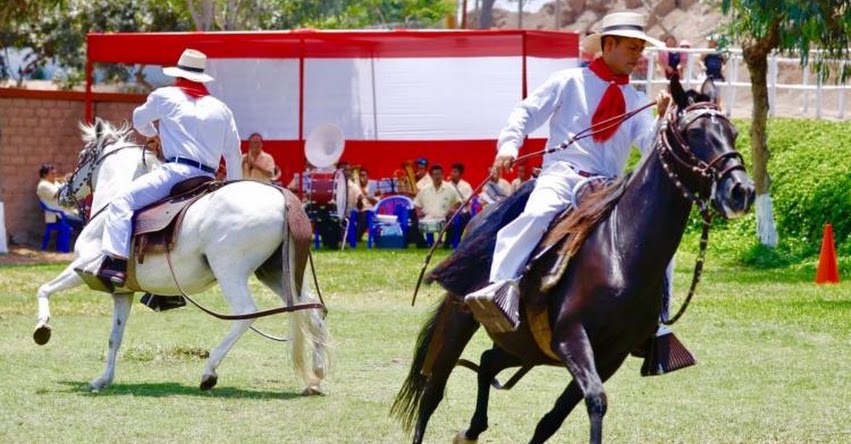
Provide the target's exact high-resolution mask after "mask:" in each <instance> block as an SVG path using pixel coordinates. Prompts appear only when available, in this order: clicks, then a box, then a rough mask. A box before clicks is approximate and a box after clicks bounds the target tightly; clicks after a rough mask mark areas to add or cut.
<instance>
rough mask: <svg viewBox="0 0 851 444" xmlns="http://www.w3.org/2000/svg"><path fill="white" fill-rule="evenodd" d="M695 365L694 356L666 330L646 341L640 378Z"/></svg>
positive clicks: (672, 333)
mask: <svg viewBox="0 0 851 444" xmlns="http://www.w3.org/2000/svg"><path fill="white" fill-rule="evenodd" d="M695 364H697V360H696V359H695V358H694V355H692V354H691V352H689V351H688V350H687V349H686V347H685V345H683V343H682V342H680V341H679V339H677V337H676V336H674V332H672V331H670V330H667V331H663V332H662V333H661V334H658V335H653V337H651V338H650V339H648V340H647V348H646V355H645V357H644V363H643V364H642V365H641V376H658V375H664V374H666V373H671V372H673V371H676V370H679V369H681V368H686V367H691V366H692V365H695Z"/></svg>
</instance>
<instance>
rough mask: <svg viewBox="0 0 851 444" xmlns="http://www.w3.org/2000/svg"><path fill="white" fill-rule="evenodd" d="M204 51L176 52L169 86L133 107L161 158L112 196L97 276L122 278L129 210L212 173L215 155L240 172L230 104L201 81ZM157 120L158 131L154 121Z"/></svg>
mask: <svg viewBox="0 0 851 444" xmlns="http://www.w3.org/2000/svg"><path fill="white" fill-rule="evenodd" d="M206 64H207V56H206V55H204V54H203V53H202V52H199V51H196V50H194V49H187V50H185V51H183V54H181V55H180V59H179V60H178V62H177V66H175V67H169V68H164V69H163V73H164V74H165V75H168V76H171V77H174V78H175V84H174V86H167V87H163V88H158V89H157V90H155V91H153V92H152V93H151V94H150V95H149V96H148V99H147V100H146V101H145V103H144V104H142V105H141V106H139V107H138V108H136V110H135V111H133V127H134V128H136V131H138V132H139V133H140V134H142V135H143V136H145V137H148V138H152V137H155V136H157V135H159V137H160V140H161V142H162V152H163V156H164V157H165V158H166V163H165V164H164V165H163V166H162V167H160V168H158V169H155V170H153V171H151V172H149V173H146V174H144V175H142V176H140V177H139V178H137V179H136V180H135V181H133V183H132V184H131V185H130V189H129V190H127V191H125V192H124V193H122V194H120V195H119V196H118V197H116V198H115V200H113V201H112V202H111V204H110V206H109V207H108V210H107V212H106V226H105V229H104V232H103V243H102V249H103V254H104V261H103V264H102V265H101V268H100V270H99V271H98V277H99V278H100V279H101V280H103V281H105V282H107V283H112V284H113V285H115V286H116V287H121V286H123V285H124V283H125V281H126V279H127V260H128V258H129V256H130V236H131V235H132V228H133V227H132V217H133V212H134V211H136V210H138V209H140V208H142V207H145V206H147V205H149V204H152V203H154V202H156V201H158V200H160V199H163V198H165V197H166V196H168V194H169V192H170V191H171V188H172V187H173V186H174V185H176V184H177V183H179V182H182V181H184V180H186V179H190V178H192V177H197V176H209V177H210V178H213V177H214V175H215V173H216V169H217V167H218V165H219V159H220V158H221V157H224V158H225V161H226V162H227V179H228V180H236V179H239V178H241V176H242V174H241V173H242V171H240V150H239V134H238V133H237V131H236V123H235V122H234V119H233V113H232V112H231V110H230V109H229V108H228V107H227V105H225V104H224V103H222V102H221V101H220V100H218V99H216V98H215V97H213V96H211V95H210V93H209V92H208V91H207V88H206V87H205V86H204V83H206V82H209V81H211V80H213V78H212V77H210V76H209V75H207V74H205V73H204V68H205V67H206ZM154 122H159V132H158V131H157V128H156V127H155V126H154Z"/></svg>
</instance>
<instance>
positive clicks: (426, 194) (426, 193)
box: [414, 164, 461, 219]
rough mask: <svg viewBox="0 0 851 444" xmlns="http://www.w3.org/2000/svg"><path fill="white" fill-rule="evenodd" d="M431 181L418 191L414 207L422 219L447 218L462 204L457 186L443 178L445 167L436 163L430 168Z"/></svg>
mask: <svg viewBox="0 0 851 444" xmlns="http://www.w3.org/2000/svg"><path fill="white" fill-rule="evenodd" d="M429 179H430V181H429V183H428V186H426V187H424V188H423V189H421V190H420V191H419V192H418V193H417V197H416V198H415V199H414V208H415V210H416V212H417V216H418V217H419V218H420V219H445V218H446V217H447V216H449V215H450V211H452V210H453V209H454V207H457V206H458V205H460V204H461V200H460V198H459V196H458V192H457V191H455V188H454V187H452V186H451V185H449V184H447V183H446V182H445V181H444V180H443V167H442V166H440V165H438V164H434V165H432V166H431V168H430V169H429Z"/></svg>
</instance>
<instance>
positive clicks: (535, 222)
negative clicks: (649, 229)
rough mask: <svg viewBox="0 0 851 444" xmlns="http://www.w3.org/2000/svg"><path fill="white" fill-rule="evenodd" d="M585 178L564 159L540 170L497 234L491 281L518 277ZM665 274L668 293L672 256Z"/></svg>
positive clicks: (669, 290)
mask: <svg viewBox="0 0 851 444" xmlns="http://www.w3.org/2000/svg"><path fill="white" fill-rule="evenodd" d="M587 180H588V179H587V178H585V177H583V176H580V175H579V174H577V173H576V171H574V169H573V168H572V167H571V166H570V164H568V163H566V162H556V163H554V164H552V165H550V166H549V167H547V168H546V169H545V170H544V171H542V172H541V175H540V176H538V179H537V181H536V182H535V189H534V190H532V194H530V195H529V201H528V202H526V208H524V209H523V213H521V214H520V216H518V217H517V219H514V220H513V221H512V222H511V223H509V224H508V225H506V226H504V227H503V228H502V229H501V230H499V232H498V233H497V235H496V248H495V249H494V253H493V263H492V264H491V273H490V282H499V281H505V280H513V279H518V278H520V276H521V275H522V273H523V268H524V267H525V266H526V262H527V261H528V260H529V256H530V255H531V254H532V250H534V249H535V247H536V246H537V245H538V242H540V241H541V238H542V237H543V236H544V233H545V232H546V231H547V228H549V226H550V223H551V222H552V221H553V219H555V218H556V216H558V215H559V214H561V212H562V211H564V210H565V209H566V208H567V207H569V206H571V205H574V204H575V202H574V195H575V192H576V191H577V190H578V189H579V187H581V186H582V185H583V183H584V182H585V181H587ZM665 274H666V276H667V281H668V294H669V295H670V294H671V291H672V290H673V274H674V260H673V259H671V262H670V263H669V264H668V266H667V268H666V269H665ZM669 302H670V301H667V302H663V308H662V310H663V311H664V312H665V313H667V311H668V307H667V303H669Z"/></svg>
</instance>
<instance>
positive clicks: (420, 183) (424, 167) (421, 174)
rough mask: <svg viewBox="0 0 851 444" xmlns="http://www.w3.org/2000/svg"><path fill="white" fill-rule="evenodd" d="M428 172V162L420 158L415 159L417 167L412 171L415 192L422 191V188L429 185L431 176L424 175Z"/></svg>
mask: <svg viewBox="0 0 851 444" xmlns="http://www.w3.org/2000/svg"><path fill="white" fill-rule="evenodd" d="M427 172H428V160H426V159H425V158H422V157H420V158H419V159H417V167H416V168H415V169H414V179H416V180H417V189H416V191H417V192H419V191H422V189H423V188H426V187H428V186H429V184H431V175H430V174H426V173H427Z"/></svg>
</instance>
